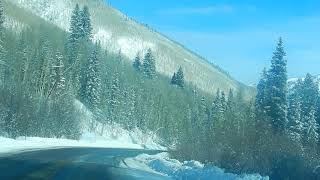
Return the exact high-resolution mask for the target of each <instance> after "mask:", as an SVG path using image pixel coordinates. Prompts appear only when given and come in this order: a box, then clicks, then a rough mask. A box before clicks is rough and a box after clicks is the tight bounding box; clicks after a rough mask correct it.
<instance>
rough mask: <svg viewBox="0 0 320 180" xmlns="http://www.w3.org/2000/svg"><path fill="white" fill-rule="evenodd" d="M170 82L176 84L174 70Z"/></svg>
mask: <svg viewBox="0 0 320 180" xmlns="http://www.w3.org/2000/svg"><path fill="white" fill-rule="evenodd" d="M171 84H173V85H176V84H177V74H176V73H175V72H174V73H173V76H172V78H171Z"/></svg>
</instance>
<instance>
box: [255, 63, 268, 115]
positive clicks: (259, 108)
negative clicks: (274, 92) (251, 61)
mask: <svg viewBox="0 0 320 180" xmlns="http://www.w3.org/2000/svg"><path fill="white" fill-rule="evenodd" d="M267 76H268V74H267V70H266V69H263V72H262V76H261V79H260V81H259V83H258V85H257V95H256V99H255V114H256V118H257V120H258V121H266V119H265V117H266V115H265V114H266V100H267V97H266V83H267Z"/></svg>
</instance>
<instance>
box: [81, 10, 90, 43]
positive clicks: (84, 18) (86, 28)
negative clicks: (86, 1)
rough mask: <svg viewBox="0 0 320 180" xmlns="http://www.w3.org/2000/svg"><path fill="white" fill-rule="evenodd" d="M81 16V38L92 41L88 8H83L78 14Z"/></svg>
mask: <svg viewBox="0 0 320 180" xmlns="http://www.w3.org/2000/svg"><path fill="white" fill-rule="evenodd" d="M80 16H81V25H82V28H81V37H82V38H84V39H86V40H91V39H92V25H91V17H90V12H89V8H88V6H84V7H83V9H82V11H81V12H80Z"/></svg>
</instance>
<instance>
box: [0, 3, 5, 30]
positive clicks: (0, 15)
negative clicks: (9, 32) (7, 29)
mask: <svg viewBox="0 0 320 180" xmlns="http://www.w3.org/2000/svg"><path fill="white" fill-rule="evenodd" d="M3 23H4V9H3V4H2V0H0V32H1V31H2V28H3Z"/></svg>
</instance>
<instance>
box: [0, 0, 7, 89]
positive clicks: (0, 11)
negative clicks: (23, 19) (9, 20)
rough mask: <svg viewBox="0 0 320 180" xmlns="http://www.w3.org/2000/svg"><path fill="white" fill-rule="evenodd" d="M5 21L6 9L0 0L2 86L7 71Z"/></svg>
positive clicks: (0, 68) (0, 79)
mask: <svg viewBox="0 0 320 180" xmlns="http://www.w3.org/2000/svg"><path fill="white" fill-rule="evenodd" d="M3 23H4V9H3V5H2V0H0V87H1V86H4V76H5V75H4V73H5V68H6V67H5V66H6V62H5V54H6V50H5V48H4V45H3V32H2V31H3Z"/></svg>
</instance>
